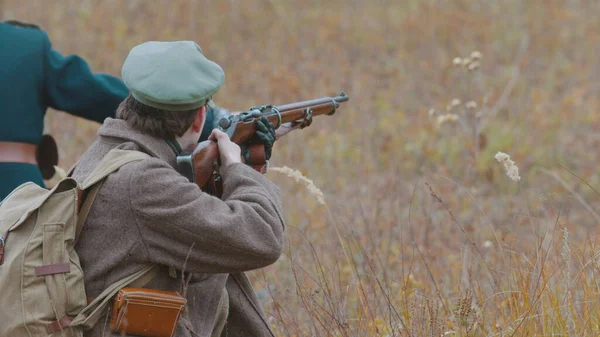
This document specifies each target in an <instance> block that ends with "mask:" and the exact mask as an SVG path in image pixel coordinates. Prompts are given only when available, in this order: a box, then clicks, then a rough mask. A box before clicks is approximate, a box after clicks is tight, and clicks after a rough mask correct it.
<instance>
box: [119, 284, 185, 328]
mask: <svg viewBox="0 0 600 337" xmlns="http://www.w3.org/2000/svg"><path fill="white" fill-rule="evenodd" d="M185 304H186V299H185V298H184V297H182V296H181V295H179V293H177V292H174V291H163V290H155V289H146V288H123V289H121V290H120V291H119V293H117V295H116V296H115V300H114V304H113V310H112V317H111V320H110V329H111V330H112V332H116V333H120V334H125V335H136V336H144V337H171V336H173V333H175V328H176V326H177V321H178V320H179V316H181V313H182V311H183V309H184V307H185Z"/></svg>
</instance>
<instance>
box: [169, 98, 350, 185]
mask: <svg viewBox="0 0 600 337" xmlns="http://www.w3.org/2000/svg"><path fill="white" fill-rule="evenodd" d="M348 99H349V97H348V96H347V95H346V94H345V93H343V92H342V93H341V94H340V95H338V96H335V97H322V98H317V99H313V100H308V101H302V102H296V103H291V104H286V105H280V106H271V105H266V106H259V107H253V108H250V110H248V111H245V112H241V113H239V114H235V115H230V116H228V117H226V118H222V119H221V120H220V121H219V129H221V130H222V131H223V132H225V133H227V134H228V135H229V138H231V141H232V142H234V143H236V144H238V145H240V146H241V145H244V144H247V143H248V142H249V141H250V138H251V137H252V136H253V135H254V134H255V132H256V123H255V122H256V121H257V120H259V119H261V118H262V117H263V116H264V117H267V119H268V120H269V121H270V122H271V123H273V125H275V127H276V128H278V127H279V126H280V125H281V124H283V123H288V122H298V123H303V126H302V127H304V126H308V125H310V123H311V122H312V117H316V116H320V115H333V114H334V113H335V112H336V111H337V108H338V107H339V105H340V103H343V102H346V101H348ZM218 159H219V148H218V146H217V143H216V142H214V141H211V140H208V141H204V142H201V143H199V144H198V146H197V147H196V149H195V150H194V151H193V152H192V153H191V154H190V155H187V156H179V157H177V164H178V167H179V171H180V172H181V173H182V174H183V175H185V176H186V177H188V179H190V181H192V182H194V183H196V184H197V185H198V186H199V187H200V188H202V189H203V190H204V191H206V192H212V193H213V194H214V193H217V194H219V193H218V192H219V191H218V190H219V188H218V186H216V185H215V184H213V183H214V182H215V178H216V177H218V175H217V174H216V170H215V162H216V161H218Z"/></svg>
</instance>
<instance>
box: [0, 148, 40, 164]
mask: <svg viewBox="0 0 600 337" xmlns="http://www.w3.org/2000/svg"><path fill="white" fill-rule="evenodd" d="M36 152H37V146H36V145H34V144H29V143H16V142H0V163H24V164H33V165H37V160H36Z"/></svg>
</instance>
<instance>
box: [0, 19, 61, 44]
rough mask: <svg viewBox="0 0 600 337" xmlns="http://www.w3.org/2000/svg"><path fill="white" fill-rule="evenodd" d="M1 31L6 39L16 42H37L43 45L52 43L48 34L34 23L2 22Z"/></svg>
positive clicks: (0, 23) (0, 24)
mask: <svg viewBox="0 0 600 337" xmlns="http://www.w3.org/2000/svg"><path fill="white" fill-rule="evenodd" d="M0 31H3V33H4V34H3V35H5V37H6V38H8V39H13V40H16V41H36V42H37V43H40V42H41V44H43V45H46V44H48V45H49V43H50V39H49V38H48V35H47V34H46V32H45V31H44V30H42V29H41V28H40V27H39V26H37V25H35V24H33V23H25V22H21V21H17V20H8V21H3V22H0Z"/></svg>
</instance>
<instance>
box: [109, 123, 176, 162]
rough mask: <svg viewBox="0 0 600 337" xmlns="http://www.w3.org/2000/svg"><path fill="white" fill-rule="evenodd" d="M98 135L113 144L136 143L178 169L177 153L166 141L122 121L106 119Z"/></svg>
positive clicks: (143, 149)
mask: <svg viewBox="0 0 600 337" xmlns="http://www.w3.org/2000/svg"><path fill="white" fill-rule="evenodd" d="M98 135H99V136H100V140H103V141H107V142H111V143H113V142H115V140H116V141H117V142H119V143H128V142H132V143H135V144H136V145H137V146H139V147H140V148H141V150H142V151H144V152H146V153H148V154H149V155H151V156H153V157H157V158H159V159H162V160H164V161H166V162H167V163H169V165H171V166H172V167H173V168H176V167H177V161H176V155H175V152H173V149H171V147H170V146H169V144H167V142H166V141H165V140H164V139H161V138H157V137H153V136H150V135H147V134H144V133H142V132H140V131H138V130H136V129H134V128H132V127H131V126H130V125H129V124H128V123H127V122H126V121H124V120H122V119H114V118H107V119H105V120H104V123H103V124H102V126H101V127H100V129H99V130H98ZM103 138H104V139H103ZM108 138H113V140H109V139H108Z"/></svg>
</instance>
